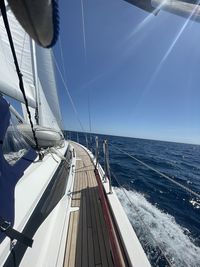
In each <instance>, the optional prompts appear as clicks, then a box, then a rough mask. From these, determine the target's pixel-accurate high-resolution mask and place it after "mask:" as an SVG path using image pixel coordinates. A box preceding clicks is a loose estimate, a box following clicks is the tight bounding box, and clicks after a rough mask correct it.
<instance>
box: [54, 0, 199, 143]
mask: <svg viewBox="0 0 200 267" xmlns="http://www.w3.org/2000/svg"><path fill="white" fill-rule="evenodd" d="M82 5H83V9H82ZM82 10H83V13H84V16H82ZM83 21H84V23H83ZM83 25H84V27H83ZM199 44H200V24H199V23H196V22H193V21H187V20H186V19H185V18H182V17H178V16H176V15H173V14H170V13H167V12H165V11H160V12H159V14H158V15H157V16H154V15H149V14H148V13H147V12H145V11H142V10H140V9H138V8H136V7H134V6H132V5H130V4H129V3H127V2H124V1H122V0H95V1H94V0H82V2H81V0H76V1H64V0H60V42H58V43H57V45H56V47H55V48H54V54H55V56H56V59H57V62H58V64H59V66H60V68H61V71H62V73H63V76H64V77H65V79H66V84H67V86H68V90H69V92H70V94H71V97H72V99H73V101H74V104H75V106H76V109H77V113H78V115H75V113H74V111H73V109H72V106H71V103H70V101H69V98H68V96H67V93H66V90H65V88H64V86H63V84H62V82H61V79H60V78H59V75H57V82H58V90H59V97H60V102H61V111H62V115H63V124H64V128H65V129H68V130H77V131H81V130H82V129H83V128H84V130H85V131H89V130H90V124H89V116H91V130H92V132H96V133H105V134H111V135H120V136H130V137H140V138H147V139H157V140H171V141H178V142H185V143H198V144H200V75H199V67H200V48H199ZM60 47H61V48H62V50H60ZM61 54H62V55H63V57H62V56H61ZM62 59H63V60H64V65H65V70H64V68H63V61H62ZM57 74H58V73H57ZM89 114H90V115H89ZM77 117H78V118H77ZM79 121H81V123H82V126H80V123H79Z"/></svg>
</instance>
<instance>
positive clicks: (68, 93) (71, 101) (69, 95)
mask: <svg viewBox="0 0 200 267" xmlns="http://www.w3.org/2000/svg"><path fill="white" fill-rule="evenodd" d="M52 56H53V59H54V62H55V65H56V68H57V70H58V73H59V74H60V77H61V80H62V83H63V85H64V88H65V90H66V92H67V95H68V97H69V100H70V103H71V105H72V109H73V111H74V114H75V116H76V119H77V121H78V122H79V124H80V127H81V130H82V132H83V133H84V135H86V134H85V130H84V127H83V124H82V122H81V120H80V118H79V114H78V111H77V109H76V106H75V104H74V101H73V99H72V97H71V94H70V92H69V89H68V86H67V83H66V81H65V79H64V77H63V75H62V72H61V70H60V68H59V66H58V63H57V60H56V58H55V56H54V53H53V52H52Z"/></svg>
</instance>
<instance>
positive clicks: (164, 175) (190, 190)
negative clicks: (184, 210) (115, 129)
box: [110, 144, 200, 198]
mask: <svg viewBox="0 0 200 267" xmlns="http://www.w3.org/2000/svg"><path fill="white" fill-rule="evenodd" d="M110 146H112V147H114V148H115V149H117V150H118V151H120V152H121V153H123V154H124V155H127V156H129V157H130V158H132V159H134V160H135V161H137V162H138V163H140V164H142V165H143V166H145V167H146V168H148V169H150V170H152V171H154V172H155V173H157V174H159V175H160V176H162V177H163V178H165V179H167V180H168V181H170V182H172V183H174V184H175V185H177V186H179V187H181V188H182V189H184V190H185V191H187V192H188V193H190V194H192V195H194V196H195V197H198V198H200V194H198V193H196V192H195V191H193V190H192V189H190V188H188V187H186V186H184V185H182V184H180V183H179V182H177V181H175V180H174V179H173V178H171V177H169V176H168V175H166V174H164V173H162V172H160V171H158V170H156V169H155V168H153V167H151V166H149V165H148V164H146V163H144V162H143V161H141V160H139V159H137V158H136V157H135V156H133V155H132V154H129V153H128V152H126V151H123V150H122V149H120V148H118V147H117V146H115V145H113V144H110Z"/></svg>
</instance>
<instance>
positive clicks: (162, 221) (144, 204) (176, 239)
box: [115, 188, 200, 267]
mask: <svg viewBox="0 0 200 267" xmlns="http://www.w3.org/2000/svg"><path fill="white" fill-rule="evenodd" d="M124 190H125V193H126V194H127V196H128V197H129V199H130V200H131V202H132V203H134V206H135V207H136V209H137V211H136V210H135V208H134V207H133V206H132V205H131V204H130V201H129V200H128V199H127V196H126V194H125V193H124V192H123V190H122V189H120V188H115V191H116V193H117V195H118V198H119V200H120V201H121V203H122V206H123V207H124V209H125V211H126V213H127V215H128V217H129V220H130V222H131V223H132V225H133V227H134V229H135V230H136V232H139V235H140V237H139V238H141V239H142V240H143V241H144V240H145V242H146V243H148V244H150V245H151V246H152V247H155V244H154V241H153V239H152V237H151V234H152V235H153V237H154V239H155V240H156V241H157V244H158V245H159V247H161V248H162V250H163V251H164V252H165V254H166V255H168V258H170V261H171V262H173V264H172V266H178V267H199V266H200V248H199V247H197V246H195V244H194V243H193V242H192V240H191V239H190V238H189V236H188V235H187V233H189V231H188V230H187V229H185V228H182V227H181V226H180V225H179V224H177V223H176V221H175V219H174V217H172V216H171V215H169V214H166V213H164V212H162V211H160V210H159V209H158V208H157V207H155V206H153V205H152V204H151V203H149V202H148V201H147V200H146V199H145V198H144V196H143V195H141V194H139V193H136V192H134V191H131V190H126V189H124ZM138 215H139V216H138ZM139 217H140V218H142V221H144V223H145V225H147V226H148V228H149V229H150V232H151V233H149V230H147V231H146V230H144V226H143V224H142V223H141V220H140V219H139ZM156 266H157V265H156Z"/></svg>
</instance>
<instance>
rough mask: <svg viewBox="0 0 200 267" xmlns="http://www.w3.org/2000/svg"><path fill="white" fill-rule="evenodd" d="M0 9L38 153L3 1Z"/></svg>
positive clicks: (1, 0) (0, 2)
mask: <svg viewBox="0 0 200 267" xmlns="http://www.w3.org/2000/svg"><path fill="white" fill-rule="evenodd" d="M0 8H1V13H2V17H3V21H4V25H5V28H6V32H7V36H8V40H9V43H10V48H11V52H12V55H13V60H14V64H15V67H16V72H17V76H18V78H19V88H20V90H21V92H22V95H23V98H24V102H25V106H26V111H27V114H28V118H29V122H30V125H31V130H32V133H33V138H34V141H35V145H36V150H38V151H39V146H38V140H37V137H36V134H35V130H34V128H33V122H32V119H31V113H30V110H29V106H28V100H27V98H26V93H25V90H24V83H23V78H22V76H23V75H22V73H21V71H20V68H19V64H18V60H17V56H16V53H15V47H14V43H13V39H12V34H11V31H10V26H9V23H8V18H7V14H6V7H5V3H4V0H0Z"/></svg>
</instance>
